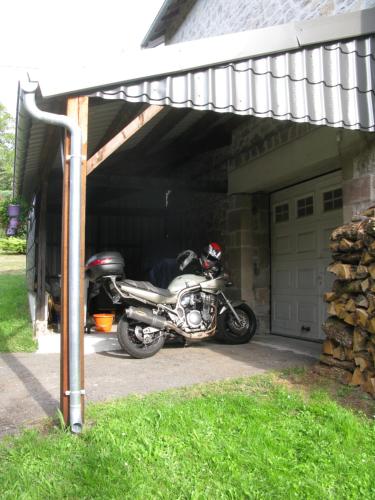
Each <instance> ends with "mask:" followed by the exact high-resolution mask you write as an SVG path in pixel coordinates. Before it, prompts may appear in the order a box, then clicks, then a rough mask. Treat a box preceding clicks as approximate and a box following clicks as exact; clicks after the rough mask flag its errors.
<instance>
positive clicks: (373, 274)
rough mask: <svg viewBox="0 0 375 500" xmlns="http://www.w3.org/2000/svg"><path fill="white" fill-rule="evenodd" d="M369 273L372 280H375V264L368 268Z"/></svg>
mask: <svg viewBox="0 0 375 500" xmlns="http://www.w3.org/2000/svg"><path fill="white" fill-rule="evenodd" d="M368 272H369V273H370V276H371V278H372V279H375V264H370V265H369V267H368Z"/></svg>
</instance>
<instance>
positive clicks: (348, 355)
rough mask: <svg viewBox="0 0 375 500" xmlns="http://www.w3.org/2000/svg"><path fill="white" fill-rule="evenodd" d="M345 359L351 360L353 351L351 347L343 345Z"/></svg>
mask: <svg viewBox="0 0 375 500" xmlns="http://www.w3.org/2000/svg"><path fill="white" fill-rule="evenodd" d="M344 349H345V359H346V360H348V361H353V360H354V352H353V349H350V348H349V347H345V348H344Z"/></svg>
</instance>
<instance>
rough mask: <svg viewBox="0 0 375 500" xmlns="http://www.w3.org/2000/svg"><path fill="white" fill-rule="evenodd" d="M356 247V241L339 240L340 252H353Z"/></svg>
mask: <svg viewBox="0 0 375 500" xmlns="http://www.w3.org/2000/svg"><path fill="white" fill-rule="evenodd" d="M353 245H354V241H350V240H348V239H347V238H341V240H339V245H338V247H339V252H351V250H352V248H353Z"/></svg>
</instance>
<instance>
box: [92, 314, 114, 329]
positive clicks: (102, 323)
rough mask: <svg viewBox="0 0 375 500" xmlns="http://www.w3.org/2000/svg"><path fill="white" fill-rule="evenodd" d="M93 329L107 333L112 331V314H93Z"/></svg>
mask: <svg viewBox="0 0 375 500" xmlns="http://www.w3.org/2000/svg"><path fill="white" fill-rule="evenodd" d="M94 321H95V329H96V330H97V331H98V332H105V333H108V332H110V331H111V330H112V323H113V314H94Z"/></svg>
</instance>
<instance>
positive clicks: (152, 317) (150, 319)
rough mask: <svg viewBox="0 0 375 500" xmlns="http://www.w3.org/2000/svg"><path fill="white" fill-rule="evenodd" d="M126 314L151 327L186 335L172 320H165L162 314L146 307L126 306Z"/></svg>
mask: <svg viewBox="0 0 375 500" xmlns="http://www.w3.org/2000/svg"><path fill="white" fill-rule="evenodd" d="M125 313H126V316H127V317H128V318H130V319H134V320H135V321H139V322H140V323H146V325H150V326H152V327H153V328H157V329H158V330H164V329H169V330H174V331H175V332H177V333H179V334H180V335H183V336H184V337H185V336H186V333H185V332H184V331H182V330H181V329H180V328H178V326H176V325H174V324H173V323H172V322H170V321H167V320H166V319H165V318H163V317H162V316H159V315H156V314H152V311H150V310H149V309H146V308H144V307H132V306H130V307H128V308H127V309H125Z"/></svg>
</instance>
